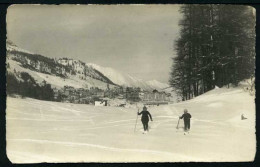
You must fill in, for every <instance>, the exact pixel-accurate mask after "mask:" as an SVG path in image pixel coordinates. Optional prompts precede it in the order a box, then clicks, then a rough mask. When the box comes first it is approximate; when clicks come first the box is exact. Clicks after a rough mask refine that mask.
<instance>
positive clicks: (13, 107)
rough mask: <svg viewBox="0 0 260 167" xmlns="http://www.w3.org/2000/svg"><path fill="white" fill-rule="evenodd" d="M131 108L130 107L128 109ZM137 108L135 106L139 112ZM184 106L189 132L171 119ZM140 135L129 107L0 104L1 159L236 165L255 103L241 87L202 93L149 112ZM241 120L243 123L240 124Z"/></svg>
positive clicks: (247, 142)
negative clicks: (1, 119)
mask: <svg viewBox="0 0 260 167" xmlns="http://www.w3.org/2000/svg"><path fill="white" fill-rule="evenodd" d="M133 106H135V105H133ZM139 107H142V106H139ZM184 108H187V109H188V110H189V112H190V113H191V115H192V118H191V131H190V133H189V134H187V135H184V133H183V129H182V128H183V120H180V123H179V129H176V125H177V122H178V118H179V116H180V115H181V114H182V113H183V109H184ZM148 110H149V111H150V113H151V114H152V116H153V121H152V122H151V121H150V122H149V125H150V131H149V133H148V134H142V124H141V120H140V119H141V118H140V117H138V121H137V126H136V131H134V127H135V121H136V112H137V109H135V108H132V107H129V108H122V107H95V106H90V105H82V104H68V103H57V102H47V101H40V100H34V99H29V98H26V99H18V98H10V97H8V98H7V111H6V119H7V124H6V129H7V134H6V137H7V155H8V158H9V159H10V160H11V161H12V162H15V163H38V162H180V161H182V162H183V161H186V162H187V161H204V162H216V161H217V162H223V161H225V162H227V161H228V162H237V161H252V160H253V159H254V156H255V151H256V136H255V104H254V97H253V96H250V95H249V93H248V92H245V91H244V90H243V89H242V88H241V87H237V88H230V89H227V88H221V89H214V90H212V91H209V92H208V93H206V94H203V95H201V96H198V97H196V98H194V99H193V100H189V101H186V102H182V103H176V104H173V105H160V106H155V107H149V108H148ZM241 114H244V116H245V117H247V119H246V120H241Z"/></svg>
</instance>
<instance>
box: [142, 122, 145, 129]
mask: <svg viewBox="0 0 260 167" xmlns="http://www.w3.org/2000/svg"><path fill="white" fill-rule="evenodd" d="M142 123H143V127H144V131H145V123H144V122H142Z"/></svg>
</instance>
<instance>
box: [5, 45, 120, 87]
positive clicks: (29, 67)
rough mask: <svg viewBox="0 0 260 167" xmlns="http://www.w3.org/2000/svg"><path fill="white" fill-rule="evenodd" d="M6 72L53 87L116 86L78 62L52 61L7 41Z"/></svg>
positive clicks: (97, 72) (69, 60)
mask: <svg viewBox="0 0 260 167" xmlns="http://www.w3.org/2000/svg"><path fill="white" fill-rule="evenodd" d="M7 64H8V66H7V71H8V72H9V73H15V74H16V76H17V77H18V76H19V74H18V73H19V72H27V73H29V74H30V75H31V76H32V77H33V78H34V79H35V80H36V81H37V82H38V83H40V82H42V81H43V80H45V81H46V82H47V83H49V84H51V85H52V86H53V87H57V88H60V87H63V86H65V85H68V86H73V87H76V88H89V87H99V88H101V89H105V88H107V84H110V85H112V87H113V86H116V85H115V84H114V83H113V82H112V81H111V80H110V79H109V78H107V77H105V76H104V75H103V74H102V73H100V72H99V71H97V70H95V69H93V68H91V67H89V66H87V65H86V64H85V63H83V62H81V61H79V60H73V59H68V58H62V59H52V58H48V57H45V56H42V55H38V54H34V53H31V52H29V51H26V50H23V49H21V48H19V47H17V46H16V45H15V44H13V43H12V42H11V41H7Z"/></svg>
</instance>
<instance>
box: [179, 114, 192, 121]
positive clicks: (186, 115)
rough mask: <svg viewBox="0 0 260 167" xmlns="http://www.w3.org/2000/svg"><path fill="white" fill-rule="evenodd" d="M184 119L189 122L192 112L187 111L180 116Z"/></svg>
mask: <svg viewBox="0 0 260 167" xmlns="http://www.w3.org/2000/svg"><path fill="white" fill-rule="evenodd" d="M182 118H183V119H184V122H188V121H190V119H191V115H190V113H185V114H183V115H182V116H181V117H180V119H182Z"/></svg>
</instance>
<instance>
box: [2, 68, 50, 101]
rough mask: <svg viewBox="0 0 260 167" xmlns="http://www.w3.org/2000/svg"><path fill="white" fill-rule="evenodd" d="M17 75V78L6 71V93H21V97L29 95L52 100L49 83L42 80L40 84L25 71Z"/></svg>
mask: <svg viewBox="0 0 260 167" xmlns="http://www.w3.org/2000/svg"><path fill="white" fill-rule="evenodd" d="M19 76H20V77H19V79H18V78H17V77H16V76H15V74H13V73H9V72H8V73H7V75H6V81H7V85H6V92H7V95H10V96H12V95H21V96H22V97H31V98H35V99H39V100H49V101H51V100H53V98H54V92H53V89H52V88H51V85H50V84H47V83H46V82H45V81H43V82H42V84H38V83H36V81H35V80H34V78H33V77H32V76H31V75H30V74H28V73H26V72H21V73H20V74H19Z"/></svg>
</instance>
